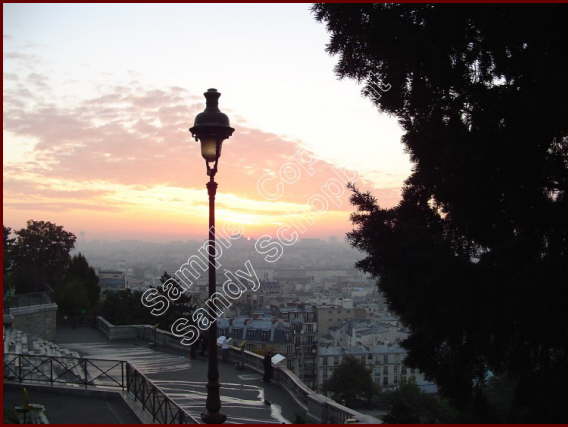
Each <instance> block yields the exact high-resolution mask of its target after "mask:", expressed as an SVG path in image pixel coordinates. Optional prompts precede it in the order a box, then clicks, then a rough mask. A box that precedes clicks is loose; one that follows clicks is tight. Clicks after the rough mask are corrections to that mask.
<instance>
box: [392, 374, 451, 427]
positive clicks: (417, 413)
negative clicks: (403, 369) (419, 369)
mask: <svg viewBox="0 0 568 427" xmlns="http://www.w3.org/2000/svg"><path fill="white" fill-rule="evenodd" d="M382 397H383V399H384V400H386V402H387V406H388V413H387V414H386V415H385V416H384V417H382V420H383V421H384V422H385V423H386V424H440V423H441V424H449V423H456V422H458V421H459V418H458V417H459V415H458V414H457V413H456V412H455V411H454V410H452V409H451V408H450V406H449V405H448V404H447V402H445V401H444V400H442V399H440V398H439V397H437V396H436V395H434V394H428V393H424V392H423V391H421V390H420V389H419V388H418V386H417V385H416V384H414V383H405V384H402V385H401V386H400V387H399V388H398V389H397V390H393V391H386V392H383V396H382Z"/></svg>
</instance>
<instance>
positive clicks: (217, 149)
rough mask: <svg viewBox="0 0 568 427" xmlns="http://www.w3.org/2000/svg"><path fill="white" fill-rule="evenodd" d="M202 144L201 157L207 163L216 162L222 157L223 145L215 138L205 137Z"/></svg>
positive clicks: (201, 140)
mask: <svg viewBox="0 0 568 427" xmlns="http://www.w3.org/2000/svg"><path fill="white" fill-rule="evenodd" d="M199 141H200V142H201V155H202V156H203V158H204V159H205V160H206V161H207V162H214V161H216V160H217V159H218V158H219V156H220V155H221V144H220V143H219V142H218V140H217V138H215V137H214V136H204V137H202V138H200V139H199Z"/></svg>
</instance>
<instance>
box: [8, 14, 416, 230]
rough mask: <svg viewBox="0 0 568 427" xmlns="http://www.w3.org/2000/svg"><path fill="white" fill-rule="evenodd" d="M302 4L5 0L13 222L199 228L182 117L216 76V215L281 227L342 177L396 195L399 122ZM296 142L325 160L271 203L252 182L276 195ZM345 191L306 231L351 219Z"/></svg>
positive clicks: (201, 170)
mask: <svg viewBox="0 0 568 427" xmlns="http://www.w3.org/2000/svg"><path fill="white" fill-rule="evenodd" d="M309 7H310V6H309V5H306V4H301V5H295V4H264V5H262V4H258V5H255V4H246V5H225V4H207V5H200V4H184V5H180V4H176V5H167V4H160V5H150V4H142V5H134V4H128V5H115V4H106V5H86V4H77V5H61V4H57V5H49V4H42V5H34V4H12V5H10V4H8V5H6V4H5V5H4V40H3V42H4V58H3V60H4V75H3V79H4V121H3V154H4V165H3V166H4V174H3V178H4V180H3V188H4V200H3V208H4V219H3V222H4V224H5V225H7V226H10V227H15V228H19V227H22V226H24V225H25V221H26V220H28V219H36V220H40V219H42V220H49V221H53V222H56V223H57V224H60V225H63V226H64V227H65V228H66V229H67V230H69V231H72V232H74V233H76V234H79V232H81V231H83V232H85V234H86V236H87V238H90V239H95V238H102V239H122V238H128V239H140V240H173V239H176V240H177V239H185V238H196V237H197V238H202V237H203V235H204V230H205V229H206V228H205V227H206V222H207V195H206V190H205V189H204V183H205V181H206V179H207V177H206V176H205V166H204V163H203V160H202V159H201V157H200V154H199V149H198V145H197V143H196V142H195V141H193V140H192V139H191V138H190V135H189V132H188V131H187V129H188V128H189V127H190V126H191V125H192V123H193V119H194V117H195V114H196V113H198V112H199V111H201V110H203V108H204V98H203V96H202V93H203V92H204V91H205V90H206V89H207V88H210V87H215V88H217V89H218V90H219V91H220V92H221V93H222V96H221V99H220V107H221V109H222V110H223V111H224V112H225V113H227V114H228V115H229V117H230V118H231V122H232V125H233V126H234V127H235V128H236V131H235V134H234V136H233V137H231V139H229V140H228V141H227V142H226V144H225V145H224V148H223V156H222V157H221V160H220V170H219V173H218V175H217V181H218V182H219V190H218V199H217V201H218V204H217V207H218V211H217V219H218V223H219V224H220V225H223V224H228V225H230V224H233V225H238V226H239V227H241V228H242V229H243V231H244V233H245V234H246V235H248V236H253V237H254V236H258V235H259V234H260V233H265V232H269V233H274V231H275V230H276V228H277V227H278V226H279V225H282V224H286V223H288V222H289V221H295V220H297V219H298V218H301V217H302V216H303V215H307V214H309V213H310V211H312V213H313V210H314V208H313V206H311V205H310V204H309V203H308V200H310V197H314V196H316V195H320V196H321V195H322V194H323V195H324V196H325V190H322V188H323V189H325V188H326V184H327V183H328V182H329V180H330V179H334V177H337V176H343V175H345V174H347V175H350V176H356V177H357V178H356V179H355V181H356V182H357V183H358V184H359V185H360V187H362V188H363V189H368V190H372V191H373V193H374V194H375V195H376V196H377V198H378V199H379V202H380V203H381V204H383V205H385V206H392V205H394V204H396V202H397V201H398V199H399V197H400V187H401V184H402V183H403V181H404V179H406V177H407V176H408V174H409V172H410V168H411V165H410V162H409V160H408V156H407V155H406V154H405V153H404V152H403V148H402V145H401V143H400V136H401V135H402V131H401V129H400V127H399V126H398V124H397V121H396V119H395V118H392V117H388V116H386V115H385V114H382V113H379V112H378V111H377V109H376V107H375V106H374V105H372V103H371V102H370V101H369V100H368V99H366V98H364V97H363V96H362V95H361V93H360V87H359V86H358V85H357V84H356V82H353V81H349V80H338V79H337V77H336V76H335V73H334V70H333V69H334V65H335V63H336V60H337V59H336V58H333V57H330V56H329V55H328V54H327V53H326V52H325V45H326V43H327V41H328V39H329V36H328V34H327V32H326V30H325V27H324V26H323V25H322V24H320V23H317V22H316V21H315V20H314V18H313V16H312V14H311V13H310V11H309ZM298 148H303V149H305V150H308V152H309V153H311V156H313V158H314V159H316V160H314V161H313V163H311V166H310V167H311V169H310V170H311V172H312V174H311V175H310V174H308V173H307V169H302V168H299V170H301V171H302V175H301V176H300V177H299V179H298V180H297V182H296V183H294V184H290V185H287V184H285V185H284V186H283V187H282V188H280V190H282V191H280V193H279V194H278V196H279V197H277V198H276V200H270V198H269V197H267V194H265V193H266V192H265V193H263V192H262V191H259V186H258V181H259V179H260V178H261V177H266V182H265V184H266V185H265V187H264V188H265V189H266V191H268V192H274V191H275V189H276V183H277V181H278V173H279V170H280V167H281V166H282V165H283V164H285V163H286V162H296V164H298V162H297V161H296V160H294V159H295V157H294V153H296V151H297V150H298ZM303 166H305V165H303ZM341 171H343V172H341ZM342 174H343V175H342ZM267 177H272V179H271V180H268V178H267ZM335 179H336V178H335ZM322 192H323V193H322ZM348 195H349V194H348V192H347V190H345V191H344V192H343V193H342V194H341V195H339V196H337V197H331V196H329V195H327V198H328V201H329V203H328V205H329V206H327V208H326V209H325V210H324V211H319V212H317V214H316V216H315V217H317V221H315V223H314V224H313V225H312V226H310V227H309V229H308V230H307V231H306V232H305V233H304V235H303V237H327V236H330V235H335V236H340V237H341V236H343V235H344V233H345V232H346V231H349V229H350V228H351V225H350V222H349V214H350V212H351V210H352V209H351V206H350V205H349V203H348ZM330 197H331V198H330ZM315 217H314V218H315Z"/></svg>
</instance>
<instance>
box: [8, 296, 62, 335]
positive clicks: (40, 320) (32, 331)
mask: <svg viewBox="0 0 568 427" xmlns="http://www.w3.org/2000/svg"><path fill="white" fill-rule="evenodd" d="M10 314H11V315H12V316H13V319H14V320H13V322H12V327H13V328H14V329H18V330H20V331H22V332H25V333H26V334H28V335H31V336H36V337H40V338H43V339H45V340H48V341H53V340H54V339H55V332H56V328H57V304H55V303H50V304H40V305H29V306H23V307H12V308H10Z"/></svg>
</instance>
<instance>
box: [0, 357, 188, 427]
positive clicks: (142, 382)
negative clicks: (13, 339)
mask: <svg viewBox="0 0 568 427" xmlns="http://www.w3.org/2000/svg"><path fill="white" fill-rule="evenodd" d="M4 379H5V380H10V381H17V382H19V383H49V384H51V385H52V386H54V385H58V384H65V385H80V386H84V387H89V386H96V387H103V388H114V389H120V390H124V391H126V392H127V393H128V395H129V396H130V397H132V398H133V399H134V400H135V401H138V402H140V403H141V405H142V409H143V410H144V411H146V412H147V413H149V414H150V415H151V416H152V421H153V422H159V423H160V424H182V423H183V424H196V423H198V421H196V420H195V418H193V417H192V416H191V415H189V414H188V413H187V412H186V411H184V410H183V409H182V408H181V407H180V406H179V405H177V404H176V403H175V402H174V401H172V400H171V399H170V398H169V397H168V396H167V395H166V394H165V393H164V392H163V391H162V390H161V389H159V388H158V387H157V386H156V385H154V383H153V382H152V381H151V380H150V379H148V378H147V377H146V376H145V375H144V374H142V373H141V372H140V371H138V370H137V369H136V368H135V367H134V366H132V365H131V364H130V363H128V362H127V361H124V360H108V359H87V358H83V357H67V356H47V355H34V354H14V353H6V354H4Z"/></svg>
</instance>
